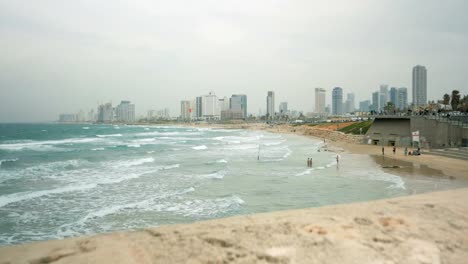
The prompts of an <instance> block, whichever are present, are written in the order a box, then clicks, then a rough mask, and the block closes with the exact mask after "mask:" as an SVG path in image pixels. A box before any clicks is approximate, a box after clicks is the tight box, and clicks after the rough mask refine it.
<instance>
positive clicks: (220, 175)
mask: <svg viewBox="0 0 468 264" xmlns="http://www.w3.org/2000/svg"><path fill="white" fill-rule="evenodd" d="M225 175H226V171H225V170H221V171H217V172H215V173H210V174H205V175H200V176H199V178H201V179H218V180H220V179H222V178H224V176H225Z"/></svg>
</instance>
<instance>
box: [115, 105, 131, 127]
mask: <svg viewBox="0 0 468 264" xmlns="http://www.w3.org/2000/svg"><path fill="white" fill-rule="evenodd" d="M115 112H116V119H117V121H119V122H135V105H134V104H131V103H130V101H121V102H120V104H119V105H118V106H117V107H116V108H115Z"/></svg>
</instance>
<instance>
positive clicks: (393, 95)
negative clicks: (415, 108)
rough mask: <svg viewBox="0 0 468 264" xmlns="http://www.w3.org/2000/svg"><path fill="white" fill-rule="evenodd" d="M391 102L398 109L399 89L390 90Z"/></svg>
mask: <svg viewBox="0 0 468 264" xmlns="http://www.w3.org/2000/svg"><path fill="white" fill-rule="evenodd" d="M390 102H392V104H393V105H394V106H395V108H398V89H397V88H395V87H392V88H390Z"/></svg>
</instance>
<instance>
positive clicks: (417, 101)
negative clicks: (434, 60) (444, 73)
mask: <svg viewBox="0 0 468 264" xmlns="http://www.w3.org/2000/svg"><path fill="white" fill-rule="evenodd" d="M413 104H414V106H422V105H426V104H427V70H426V67H424V66H421V65H416V66H414V67H413Z"/></svg>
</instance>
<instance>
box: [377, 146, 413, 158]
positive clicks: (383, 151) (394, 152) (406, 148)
mask: <svg viewBox="0 0 468 264" xmlns="http://www.w3.org/2000/svg"><path fill="white" fill-rule="evenodd" d="M392 152H393V155H395V154H396V147H395V146H393V149H392ZM404 153H405V156H407V155H410V156H419V155H421V149H420V148H419V147H418V149H417V150H413V152H411V151H409V152H408V147H405V152H404ZM382 155H385V148H384V147H382Z"/></svg>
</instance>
